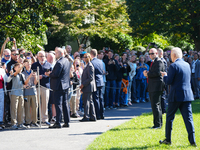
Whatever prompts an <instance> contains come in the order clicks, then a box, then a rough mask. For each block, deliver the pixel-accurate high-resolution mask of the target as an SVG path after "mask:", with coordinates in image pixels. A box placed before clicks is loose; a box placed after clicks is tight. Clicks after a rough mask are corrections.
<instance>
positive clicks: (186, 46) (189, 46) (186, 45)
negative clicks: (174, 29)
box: [175, 41, 194, 51]
mask: <svg viewBox="0 0 200 150" xmlns="http://www.w3.org/2000/svg"><path fill="white" fill-rule="evenodd" d="M175 46H176V47H180V48H181V49H182V50H183V51H189V50H190V49H194V46H193V45H192V44H190V43H188V42H186V41H179V42H178V43H177V44H176V45H175Z"/></svg>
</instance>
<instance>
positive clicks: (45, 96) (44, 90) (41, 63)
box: [31, 51, 52, 125]
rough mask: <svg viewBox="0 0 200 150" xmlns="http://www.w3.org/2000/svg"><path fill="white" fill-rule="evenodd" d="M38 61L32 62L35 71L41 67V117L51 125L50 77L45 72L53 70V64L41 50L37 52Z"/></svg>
mask: <svg viewBox="0 0 200 150" xmlns="http://www.w3.org/2000/svg"><path fill="white" fill-rule="evenodd" d="M37 58H38V61H37V62H35V63H33V64H32V67H31V69H32V70H33V71H36V70H37V67H39V74H40V76H39V79H40V85H41V87H40V97H41V118H42V123H43V124H46V125H50V123H49V122H48V109H47V108H48V102H49V89H48V88H50V80H49V77H48V76H46V75H45V72H48V71H51V70H52V67H51V64H50V63H48V62H47V61H46V57H45V52H44V51H39V52H38V54H37ZM38 96H39V95H38Z"/></svg>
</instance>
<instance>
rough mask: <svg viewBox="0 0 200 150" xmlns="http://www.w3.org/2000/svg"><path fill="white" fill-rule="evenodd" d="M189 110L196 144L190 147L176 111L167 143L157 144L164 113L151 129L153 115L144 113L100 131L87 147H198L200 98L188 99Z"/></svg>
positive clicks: (161, 136) (183, 149) (199, 140)
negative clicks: (191, 114) (170, 140)
mask: <svg viewBox="0 0 200 150" xmlns="http://www.w3.org/2000/svg"><path fill="white" fill-rule="evenodd" d="M192 110H193V119H194V127H195V136H196V143H197V145H198V147H192V146H190V143H189V141H188V134H187V131H186V128H185V124H184V122H183V119H182V116H181V114H180V112H179V111H178V112H177V114H176V116H175V119H174V122H173V129H172V145H170V146H168V145H161V144H159V140H164V139H165V122H166V115H163V127H162V129H157V130H155V129H150V127H152V126H153V116H152V113H148V114H143V115H141V116H138V117H135V118H133V119H131V120H130V121H128V122H125V123H124V124H122V125H120V126H117V127H115V128H113V129H111V130H109V131H107V132H105V133H103V134H102V135H100V136H99V137H98V138H96V139H95V140H94V141H93V143H91V144H90V145H89V146H88V147H87V149H130V150H132V149H147V150H148V149H149V150H151V149H159V150H162V149H170V150H172V149H181V150H185V149H188V150H190V149H191V150H192V149H200V127H199V126H200V100H196V101H194V102H192ZM130 113H131V112H130Z"/></svg>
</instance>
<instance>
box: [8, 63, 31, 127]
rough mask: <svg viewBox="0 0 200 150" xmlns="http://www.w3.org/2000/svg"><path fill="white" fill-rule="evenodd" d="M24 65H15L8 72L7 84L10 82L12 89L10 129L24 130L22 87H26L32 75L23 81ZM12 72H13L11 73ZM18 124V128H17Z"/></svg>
mask: <svg viewBox="0 0 200 150" xmlns="http://www.w3.org/2000/svg"><path fill="white" fill-rule="evenodd" d="M23 67H24V65H22V64H20V63H16V64H15V65H14V67H13V69H12V70H11V71H10V76H9V77H8V80H7V82H10V81H11V80H12V89H11V92H10V95H11V100H10V108H11V111H10V112H11V125H12V127H11V128H12V129H17V128H21V129H26V126H24V125H23V110H24V109H23V108H24V96H23V94H24V92H23V86H24V85H27V84H28V82H29V80H30V78H31V77H32V75H33V73H31V74H30V75H29V77H28V78H27V79H26V80H25V77H24V75H23V74H22V73H21V71H22V69H23ZM13 71H14V72H13ZM17 123H18V126H17Z"/></svg>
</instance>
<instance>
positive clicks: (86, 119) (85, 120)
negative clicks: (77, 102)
mask: <svg viewBox="0 0 200 150" xmlns="http://www.w3.org/2000/svg"><path fill="white" fill-rule="evenodd" d="M79 121H80V122H87V121H90V120H89V119H88V118H83V119H81V120H79Z"/></svg>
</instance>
